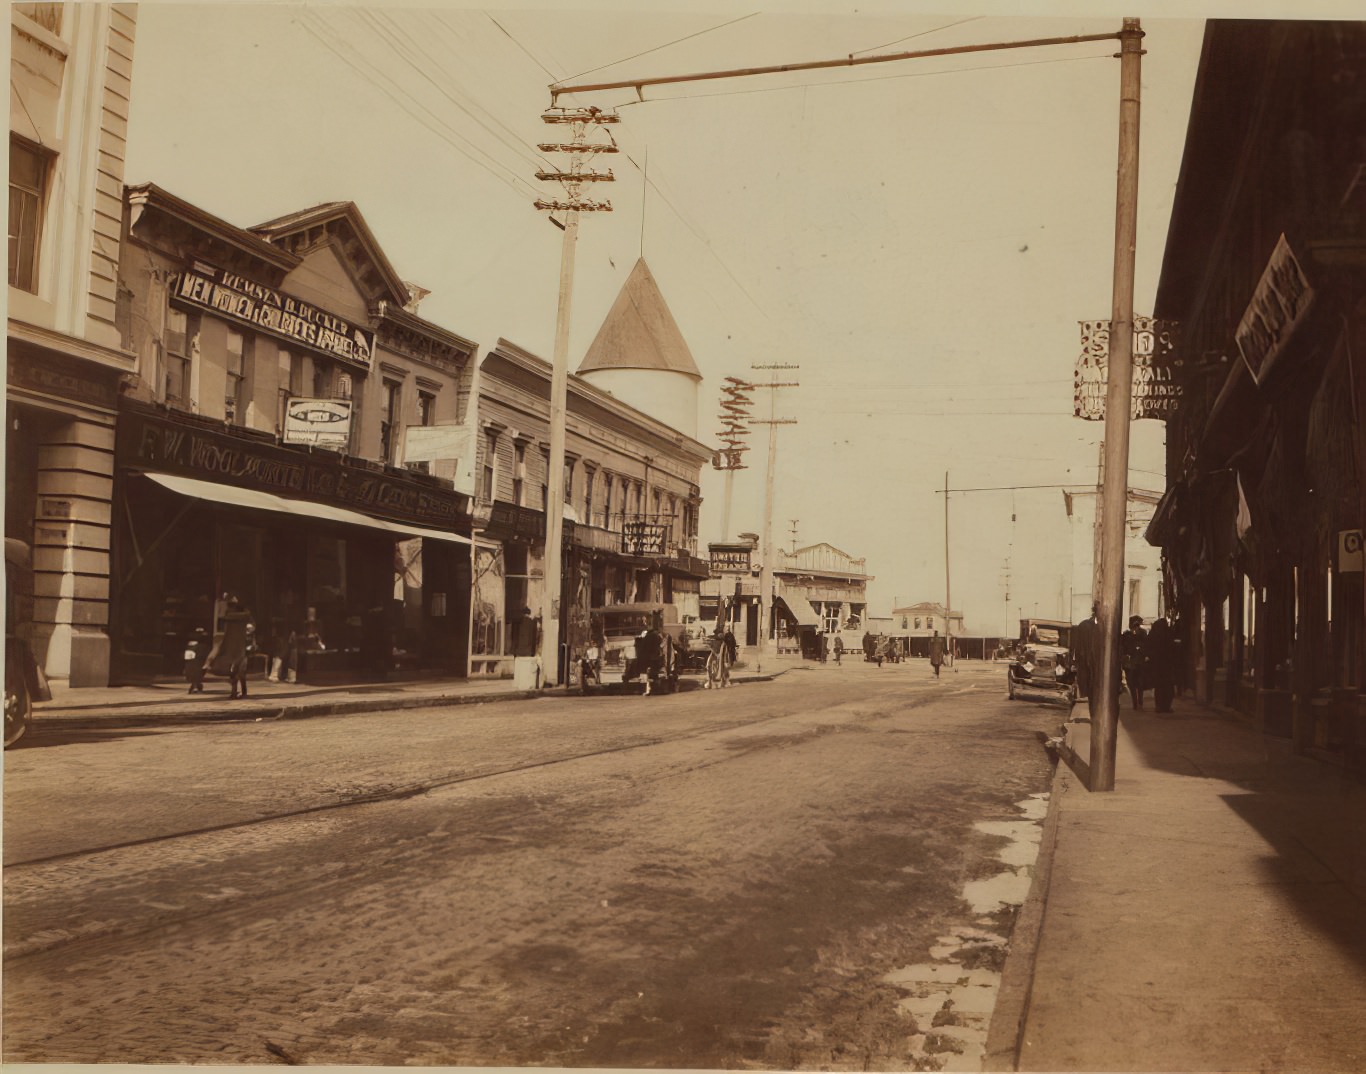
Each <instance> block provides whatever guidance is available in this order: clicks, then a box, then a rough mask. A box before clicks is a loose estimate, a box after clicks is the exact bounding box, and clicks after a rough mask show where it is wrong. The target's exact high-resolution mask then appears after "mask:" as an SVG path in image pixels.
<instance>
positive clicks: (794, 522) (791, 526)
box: [787, 518, 801, 556]
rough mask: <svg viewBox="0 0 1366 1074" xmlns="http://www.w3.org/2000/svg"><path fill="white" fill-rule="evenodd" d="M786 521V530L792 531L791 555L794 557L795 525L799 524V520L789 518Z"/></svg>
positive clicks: (795, 547)
mask: <svg viewBox="0 0 1366 1074" xmlns="http://www.w3.org/2000/svg"><path fill="white" fill-rule="evenodd" d="M787 521H788V529H790V530H791V531H792V554H793V555H794V556H795V555H796V554H797V523H798V522H800V521H801V519H800V518H789V519H788V520H787Z"/></svg>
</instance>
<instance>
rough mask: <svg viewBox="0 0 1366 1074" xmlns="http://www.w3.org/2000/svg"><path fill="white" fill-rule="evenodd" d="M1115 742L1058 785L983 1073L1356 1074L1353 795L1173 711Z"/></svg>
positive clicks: (1360, 961)
mask: <svg viewBox="0 0 1366 1074" xmlns="http://www.w3.org/2000/svg"><path fill="white" fill-rule="evenodd" d="M1083 726H1084V725H1083ZM1088 730H1089V728H1088ZM1117 742H1118V746H1117V753H1116V763H1115V772H1116V779H1115V790H1114V791H1112V792H1105V793H1094V794H1093V793H1091V792H1088V791H1087V790H1086V789H1085V785H1084V784H1083V783H1082V782H1081V780H1080V779H1079V778H1078V777H1077V775H1076V774H1075V773H1074V772H1073V771H1072V770H1071V769H1070V768H1069V767H1068V765H1067V764H1065V763H1060V764H1059V765H1058V769H1057V773H1056V775H1055V778H1054V784H1053V794H1052V801H1051V808H1050V810H1049V816H1048V820H1047V822H1046V824H1045V828H1044V833H1043V848H1042V852H1041V856H1040V860H1039V863H1038V866H1037V868H1036V873H1035V880H1034V885H1033V889H1032V891H1031V893H1030V896H1029V899H1028V901H1027V902H1026V904H1025V905H1024V907H1022V909H1021V912H1020V916H1019V920H1018V924H1017V927H1016V932H1015V936H1014V938H1013V940H1012V950H1011V955H1010V957H1009V959H1008V961H1007V963H1006V967H1005V971H1004V977H1003V982H1002V992H1001V998H1000V1001H999V1002H998V1004H997V1010H996V1015H995V1017H994V1019H993V1022H992V1027H991V1038H990V1039H989V1041H988V1046H987V1056H986V1061H985V1069H988V1070H1050V1071H1075V1070H1086V1071H1121V1070H1123V1071H1129V1070H1143V1071H1187V1072H1191V1071H1231V1070H1239V1071H1294V1072H1297V1074H1302V1072H1309V1071H1325V1072H1326V1071H1334V1072H1344V1071H1364V1070H1366V787H1363V786H1362V784H1361V783H1359V782H1357V781H1355V780H1354V779H1352V778H1351V777H1350V776H1348V775H1347V773H1346V772H1345V771H1344V770H1342V769H1339V768H1336V767H1334V766H1332V765H1331V764H1329V763H1326V762H1324V761H1320V760H1314V759H1310V758H1306V757H1301V756H1296V755H1294V754H1293V753H1292V752H1291V750H1290V744H1289V743H1288V742H1287V741H1285V740H1282V739H1276V738H1268V737H1263V736H1262V735H1261V734H1259V733H1258V732H1256V731H1255V730H1253V729H1252V728H1251V727H1250V726H1248V725H1247V724H1245V723H1243V722H1241V721H1239V720H1237V719H1236V718H1235V717H1234V716H1232V714H1229V713H1226V712H1222V711H1221V710H1217V709H1207V708H1203V707H1201V706H1199V705H1198V704H1196V703H1195V702H1194V701H1191V700H1189V699H1187V700H1178V701H1177V702H1176V705H1175V711H1174V712H1172V713H1170V714H1165V715H1158V714H1156V713H1154V712H1152V710H1151V709H1145V710H1142V711H1139V712H1134V711H1131V710H1129V709H1128V708H1125V709H1123V710H1122V711H1121V716H1120V728H1119V734H1118V736H1117ZM1076 749H1077V752H1078V753H1079V754H1080V756H1081V757H1082V758H1085V757H1087V755H1088V751H1089V742H1088V740H1086V738H1085V737H1084V736H1083V737H1082V739H1081V740H1080V741H1078V742H1077V744H1076Z"/></svg>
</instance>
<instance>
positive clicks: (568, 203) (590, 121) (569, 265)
mask: <svg viewBox="0 0 1366 1074" xmlns="http://www.w3.org/2000/svg"><path fill="white" fill-rule="evenodd" d="M541 119H542V120H544V121H545V122H546V123H553V124H564V125H567V126H568V127H569V129H570V140H569V141H567V142H555V143H544V144H542V145H540V146H538V147H537V148H539V149H541V150H542V151H543V152H548V153H552V152H557V153H567V154H569V170H568V171H548V170H542V171H539V172H537V173H536V178H537V179H540V180H542V181H544V182H556V183H560V184H562V186H563V187H564V195H565V196H564V198H563V199H551V200H546V199H544V198H537V199H536V201H535V205H536V208H538V209H542V210H545V211H547V212H551V213H556V212H562V213H564V214H565V219H564V222H563V223H561V222H560V221H558V220H556V219H555V217H554V216H551V217H550V222H551V223H552V224H554V225H555V226H556V227H558V228H560V229H561V230H562V231H563V232H564V242H563V245H562V246H561V248H560V296H559V305H558V307H557V309H556V313H555V354H554V364H553V365H552V367H551V375H550V459H549V461H548V463H547V473H546V486H547V491H546V505H545V580H544V583H543V588H544V592H543V593H542V594H541V675H542V680H541V681H542V685H545V686H554V685H556V684H557V683H558V682H559V679H560V611H561V608H560V593H561V590H562V588H563V577H562V566H561V557H562V554H563V550H564V439H565V409H566V397H567V395H568V391H569V314H570V307H571V304H572V298H573V291H574V248H575V245H576V244H577V242H578V237H579V213H582V212H611V211H612V204H611V202H608V201H593V200H591V199H588V198H585V197H583V196H582V185H583V184H584V183H602V182H606V183H610V182H612V181H613V178H614V177H613V175H612V173H611V171H610V170H609V171H606V172H599V171H594V170H592V169H591V168H588V167H586V166H585V160H586V159H588V158H590V157H591V156H592V155H594V154H597V153H614V152H616V151H617V147H616V145H615V143H612V142H610V137H611V136H610V135H609V136H608V137H609V142H606V143H604V142H589V141H588V137H587V135H588V131H589V129H590V128H598V129H600V128H601V125H602V124H606V123H619V122H620V121H621V117H620V116H618V115H617V114H616V113H615V112H604V111H603V110H602V109H600V108H557V107H551V108H549V109H547V110H546V111H545V112H543V113H542V114H541Z"/></svg>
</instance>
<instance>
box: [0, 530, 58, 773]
mask: <svg viewBox="0 0 1366 1074" xmlns="http://www.w3.org/2000/svg"><path fill="white" fill-rule="evenodd" d="M32 631H33V559H32V556H31V554H30V552H29V547H28V545H26V544H25V543H24V542H23V541H18V540H15V539H14V538H13V537H6V538H5V749H9V748H10V747H11V746H13V745H14V744H15V743H16V742H18V741H19V739H21V738H22V737H23V736H24V732H25V731H27V730H28V729H29V725H30V724H31V723H32V722H33V703H34V702H35V701H50V700H52V691H51V690H50V689H49V688H48V685H47V676H45V675H44V674H43V669H42V668H40V667H39V666H38V661H37V659H35V657H34V655H33V645H32V641H31V638H32Z"/></svg>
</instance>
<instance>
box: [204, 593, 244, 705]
mask: <svg viewBox="0 0 1366 1074" xmlns="http://www.w3.org/2000/svg"><path fill="white" fill-rule="evenodd" d="M223 603H224V604H225V605H226V609H227V610H226V611H225V612H224V613H223V629H222V631H221V633H219V634H218V635H217V636H216V637H215V638H214V642H213V649H212V650H211V651H210V652H209V656H208V659H207V660H206V661H205V663H206V664H207V665H208V666H209V670H211V671H212V672H213V673H214V674H216V675H226V676H227V677H228V682H229V683H230V685H231V686H232V699H233V700H236V699H237V698H238V697H246V696H247V659H248V657H250V655H251V654H252V653H253V652H254V651H255V649H256V644H255V636H254V635H255V632H256V623H255V622H254V621H253V619H252V617H251V612H250V611H249V610H248V609H247V608H246V607H245V606H244V605H243V604H242V603H241V602H240V601H239V600H238V599H237V598H236V597H234V596H232V595H231V594H228V593H225V594H223Z"/></svg>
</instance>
